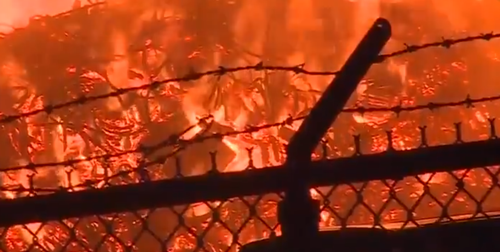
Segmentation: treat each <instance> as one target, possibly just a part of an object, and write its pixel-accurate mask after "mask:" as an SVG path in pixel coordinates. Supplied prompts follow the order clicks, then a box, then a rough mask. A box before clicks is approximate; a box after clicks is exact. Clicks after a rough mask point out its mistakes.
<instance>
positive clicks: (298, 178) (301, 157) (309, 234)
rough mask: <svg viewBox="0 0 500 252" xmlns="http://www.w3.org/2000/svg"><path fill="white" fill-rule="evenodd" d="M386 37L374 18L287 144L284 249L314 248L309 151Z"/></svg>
mask: <svg viewBox="0 0 500 252" xmlns="http://www.w3.org/2000/svg"><path fill="white" fill-rule="evenodd" d="M390 37H391V26H390V24H389V22H388V21H387V20H386V19H382V18H379V19H377V20H376V21H375V23H374V24H373V25H372V27H371V28H370V29H369V30H368V32H367V33H366V35H365V36H364V37H363V39H362V40H361V42H360V43H359V44H358V46H357V47H356V49H355V50H354V52H353V53H352V54H351V56H350V57H349V58H348V59H347V61H346V62H345V64H344V66H343V67H342V68H341V69H340V72H339V74H338V75H337V76H336V77H335V78H334V80H333V81H332V82H331V83H330V85H329V86H328V87H327V89H326V90H325V91H324V93H323V95H322V96H321V98H320V99H319V100H318V102H317V103H316V105H315V106H314V107H313V109H312V110H311V112H310V114H309V116H308V117H307V118H306V119H305V120H304V122H303V123H302V125H301V126H300V128H299V130H298V131H297V133H296V134H295V135H294V136H293V137H292V139H291V141H290V144H289V145H288V149H287V160H286V164H285V168H286V169H287V170H288V174H289V176H288V177H287V178H285V179H286V180H287V181H286V182H287V190H286V191H285V193H286V196H285V198H284V200H283V201H282V202H281V203H280V206H279V215H278V218H279V221H280V224H281V230H282V234H283V238H284V239H285V241H286V246H287V250H288V251H294V252H295V251H296V252H310V251H314V250H315V248H314V247H313V246H314V244H315V242H314V238H315V237H316V235H317V233H318V232H319V203H318V202H317V201H315V200H313V199H312V198H311V196H310V194H309V188H310V185H309V184H308V181H309V180H308V179H307V178H306V176H307V174H308V172H307V170H306V169H308V168H310V163H311V154H312V152H313V151H314V149H315V148H316V146H317V145H318V144H319V142H320V141H321V138H322V137H323V136H324V134H325V133H326V132H327V130H328V128H330V126H331V125H332V123H333V122H334V121H335V119H336V118H337V116H338V115H339V114H340V112H341V111H342V109H343V108H344V106H345V104H346V103H347V101H348V99H349V98H350V97H351V95H352V93H353V92H354V91H355V90H356V87H357V86H358V83H359V82H360V81H361V80H362V79H363V77H364V76H365V74H366V72H368V69H369V68H370V66H371V65H372V64H373V63H374V62H375V61H376V59H377V57H378V55H379V54H380V52H381V50H382V49H383V47H384V46H385V44H386V43H387V41H388V40H389V38H390Z"/></svg>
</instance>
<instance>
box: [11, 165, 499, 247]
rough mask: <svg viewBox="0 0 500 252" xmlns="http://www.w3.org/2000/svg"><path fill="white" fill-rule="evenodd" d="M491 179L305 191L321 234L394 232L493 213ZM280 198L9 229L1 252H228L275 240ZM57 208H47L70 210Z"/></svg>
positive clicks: (439, 176)
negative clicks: (316, 209) (317, 211)
mask: <svg viewBox="0 0 500 252" xmlns="http://www.w3.org/2000/svg"><path fill="white" fill-rule="evenodd" d="M498 174H499V169H498V168H497V167H489V168H475V169H465V170H460V171H456V172H441V173H433V174H425V175H422V176H414V177H413V176H412V177H406V178H404V179H402V180H398V181H394V180H380V181H369V182H363V183H355V184H343V185H337V186H333V187H331V186H330V187H321V188H317V189H313V190H311V194H312V195H313V196H314V198H316V199H319V200H321V202H322V207H321V224H320V225H321V227H322V228H323V229H332V228H333V229H337V228H345V227H357V226H365V227H372V226H374V225H375V226H380V227H384V228H388V229H401V228H405V227H414V226H418V225H424V224H430V223H435V222H446V221H456V220H468V219H473V218H493V217H495V216H496V215H498V214H499V213H500V212H496V210H498V209H499V207H500V205H499V203H498V200H497V199H498V197H499V196H500V195H499V193H500V190H499V189H500V187H499V186H498V182H497V181H498ZM256 186H258V185H256ZM75 196H76V195H75ZM144 197H148V196H147V195H144ZM281 199H282V197H281V195H280V194H265V195H259V196H251V197H241V198H231V199H229V200H226V201H214V202H201V203H193V204H189V205H183V206H172V207H165V208H158V209H146V210H142V211H137V212H135V211H134V212H122V213H116V214H109V215H100V216H88V217H79V218H71V219H65V220H60V221H51V222H43V223H31V224H24V225H16V226H12V227H10V228H4V229H3V233H2V241H3V242H2V246H3V248H2V250H4V251H167V250H169V251H235V249H237V248H238V247H240V246H241V245H244V244H247V243H249V242H251V241H255V240H259V239H264V238H268V237H270V236H275V235H280V228H279V225H278V223H277V203H278V201H280V200H281ZM129 200H130V201H134V200H137V199H134V198H130V199H129ZM59 203H61V205H58V206H50V208H56V207H57V208H71V207H72V206H71V205H66V204H64V202H62V201H59ZM31 211H33V212H36V211H37V210H36V209H33V210H31ZM3 218H6V219H8V216H6V217H3Z"/></svg>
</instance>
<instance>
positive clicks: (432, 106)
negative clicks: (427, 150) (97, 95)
mask: <svg viewBox="0 0 500 252" xmlns="http://www.w3.org/2000/svg"><path fill="white" fill-rule="evenodd" d="M498 100H500V95H495V96H490V97H482V98H477V99H475V98H471V97H470V95H467V96H466V97H465V98H464V99H463V100H460V101H453V102H430V103H427V104H421V105H415V106H402V105H396V106H392V107H388V108H377V107H363V106H359V107H355V108H347V109H344V110H343V112H345V113H359V114H361V115H363V114H366V113H373V112H390V113H393V114H394V115H395V116H399V115H400V114H401V113H403V112H413V111H418V110H425V109H427V110H429V111H436V110H438V109H440V108H445V107H448V108H449V107H457V106H464V107H465V108H473V107H474V106H475V105H476V104H478V103H484V102H491V101H498ZM305 117H307V115H304V116H298V117H293V116H288V117H287V118H286V119H285V120H283V121H281V122H275V123H269V124H262V125H257V126H247V127H246V128H245V129H243V130H234V131H230V132H225V133H212V134H209V135H204V136H203V135H202V136H197V137H194V138H192V139H189V140H183V139H182V136H183V135H184V134H186V133H187V132H188V131H189V130H191V129H193V128H194V127H196V126H197V125H203V124H206V123H207V120H209V119H210V118H211V116H207V117H203V118H200V119H199V122H198V123H197V124H194V125H191V126H189V127H188V128H186V129H185V130H183V131H182V132H180V133H178V134H173V135H170V136H169V137H167V138H166V139H165V140H163V141H161V142H160V143H157V144H155V145H151V146H140V147H138V148H137V149H133V150H127V151H123V152H119V153H114V154H103V155H96V156H91V157H87V158H83V159H70V160H66V161H62V162H44V163H32V162H31V163H29V164H27V165H21V166H12V167H8V168H3V169H0V173H2V172H11V171H18V170H32V171H35V172H36V170H37V169H39V168H46V167H57V166H61V167H70V166H74V165H76V164H79V163H82V162H89V161H92V160H106V159H111V158H118V157H122V156H125V155H129V154H143V155H147V154H149V153H153V152H156V151H158V150H159V149H162V148H166V147H172V146H178V147H179V148H178V150H177V151H175V153H174V154H176V153H178V152H179V151H181V150H182V149H184V148H186V147H187V146H189V145H192V144H198V143H202V142H204V141H207V140H211V139H222V138H224V137H233V136H237V135H243V134H251V133H255V132H258V131H262V130H265V129H270V128H274V127H285V126H291V125H292V124H293V123H294V122H296V121H300V120H303V119H304V118H305ZM171 156H173V155H169V156H168V157H171ZM158 162H160V161H153V162H152V163H151V164H149V165H152V164H157V163H158Z"/></svg>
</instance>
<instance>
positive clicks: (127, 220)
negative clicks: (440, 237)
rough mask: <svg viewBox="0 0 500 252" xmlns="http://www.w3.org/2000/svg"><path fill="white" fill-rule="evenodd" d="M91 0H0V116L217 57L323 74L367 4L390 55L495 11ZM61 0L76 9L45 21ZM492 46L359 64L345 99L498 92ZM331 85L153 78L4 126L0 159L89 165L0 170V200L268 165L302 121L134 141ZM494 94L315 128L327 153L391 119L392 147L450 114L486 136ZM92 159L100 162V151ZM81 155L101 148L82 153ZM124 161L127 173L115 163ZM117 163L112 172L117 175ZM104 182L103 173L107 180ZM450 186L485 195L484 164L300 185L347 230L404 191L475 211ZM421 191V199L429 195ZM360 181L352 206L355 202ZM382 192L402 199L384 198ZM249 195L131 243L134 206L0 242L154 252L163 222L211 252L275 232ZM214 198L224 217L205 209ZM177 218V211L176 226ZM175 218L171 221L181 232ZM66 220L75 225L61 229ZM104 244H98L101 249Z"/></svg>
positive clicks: (435, 133)
mask: <svg viewBox="0 0 500 252" xmlns="http://www.w3.org/2000/svg"><path fill="white" fill-rule="evenodd" d="M91 2H92V3H91ZM95 2H96V1H88V2H87V1H83V0H81V1H78V0H77V1H69V0H46V1H42V0H26V1H24V0H2V1H1V2H0V9H2V10H8V11H4V12H5V13H3V14H2V16H0V32H1V33H5V36H3V38H2V40H1V41H0V50H1V52H0V89H1V90H0V91H3V92H2V94H4V95H3V96H4V97H2V100H1V101H0V113H2V114H16V113H22V112H27V111H31V110H34V109H37V108H38V109H39V108H42V107H43V106H46V105H53V104H57V103H61V102H64V101H68V100H72V99H75V98H77V97H81V96H82V95H99V94H103V93H108V92H112V91H113V90H118V89H124V88H132V87H139V86H141V85H144V84H147V83H150V82H152V81H156V80H165V79H171V78H174V77H179V76H186V74H189V73H192V72H202V71H204V70H210V69H215V68H217V67H218V66H220V65H223V66H226V67H230V66H242V65H254V64H257V63H258V62H262V61H263V62H264V63H265V64H269V65H287V66H289V65H300V64H303V63H305V68H307V69H308V70H311V71H326V70H328V71H333V70H336V69H337V68H338V67H339V66H340V65H341V64H342V63H343V61H344V60H345V58H346V57H347V56H348V55H349V53H350V52H351V50H352V49H353V46H354V45H355V44H356V43H357V41H359V39H360V37H361V36H362V35H363V34H364V32H365V30H366V28H367V27H368V26H369V25H371V23H372V22H373V20H374V19H375V18H377V17H378V16H384V17H387V18H389V19H390V20H391V22H392V24H393V30H394V36H393V39H392V41H391V43H390V45H389V46H388V48H387V50H388V51H392V50H396V49H399V48H400V46H401V45H402V44H403V43H408V44H418V43H422V42H429V41H434V40H437V39H439V38H441V37H442V36H444V37H446V38H448V37H457V36H464V35H469V34H478V33H481V32H485V31H490V30H492V29H494V28H496V26H497V24H498V21H499V20H497V19H498V18H496V17H497V16H498V15H494V13H497V12H498V11H499V10H500V2H499V1H496V0H488V1H486V0H484V1H472V2H471V1H465V0H440V1H437V0H425V1H396V0H387V1H385V0H367V1H354V0H353V1H349V0H345V1H326V0H319V1H313V0H289V1H278V2H279V3H271V2H272V1H263V2H262V3H257V2H256V1H253V0H242V1H204V2H203V3H202V2H200V1H194V0H182V1H169V3H168V4H167V3H165V2H162V1H154V0H143V1H141V2H140V3H139V1H133V2H132V1H130V0H112V1H111V0H109V1H107V2H106V3H105V4H99V5H95ZM158 2H161V3H158ZM268 2H269V3H268ZM82 6H92V7H89V8H80V7H82ZM72 8H74V10H73V11H72V12H67V13H65V14H62V15H56V14H58V13H61V12H64V11H69V10H71V9H72ZM477 13H481V14H480V15H478V14H477ZM490 14H492V15H490ZM46 15H55V16H54V17H46ZM498 47H499V44H498V43H496V42H488V44H484V43H482V44H480V45H476V44H468V45H462V46H461V47H457V48H454V50H444V49H439V50H435V49H429V50H426V51H421V52H419V53H416V54H408V55H403V56H402V57H397V58H390V59H389V60H387V61H386V62H384V63H383V64H381V65H379V66H377V67H374V68H373V69H372V70H371V72H370V73H369V74H368V76H366V79H365V80H364V81H363V82H362V83H361V84H360V86H359V88H358V91H357V93H356V95H355V97H353V98H352V101H351V102H350V105H352V106H354V105H358V106H364V107H380V108H385V107H391V106H396V105H400V104H401V105H405V106H412V105H417V104H427V103H429V102H440V101H450V100H451V101H456V100H459V99H462V98H463V97H464V96H465V95H466V94H471V95H472V96H474V97H482V96H488V95H491V93H498V92H499V91H500V90H498V87H497V86H496V85H493V83H495V82H496V81H497V80H496V78H498V77H497V76H498V74H496V72H495V71H496V69H497V68H498V64H499V61H498V57H497V56H496V51H497V50H498ZM330 80H331V76H302V75H294V74H293V73H288V72H280V71H240V72H236V73H234V74H227V75H223V76H220V77H219V76H205V77H203V78H201V79H199V80H197V81H179V82H171V83H168V84H167V85H164V86H162V87H159V88H157V89H154V90H153V89H151V90H139V91H134V92H130V93H127V94H123V95H120V96H115V97H110V98H108V99H104V100H99V101H92V102H88V103H86V104H83V105H80V106H73V107H68V108H67V109H62V110H57V111H54V112H53V113H50V114H39V115H34V116H31V117H27V118H24V119H23V120H18V121H16V122H14V123H12V124H9V125H2V127H1V128H0V129H1V130H2V132H1V134H0V141H1V143H0V144H1V146H2V152H3V154H4V157H6V158H3V159H1V160H0V161H1V162H2V163H1V164H0V165H1V166H3V167H12V166H18V165H24V164H27V163H29V162H35V163H51V162H59V163H60V162H65V161H68V160H85V162H79V163H78V164H77V165H75V166H73V167H67V166H66V165H64V164H61V165H59V166H55V167H54V166H53V167H48V168H43V169H40V170H38V171H37V172H36V173H35V172H33V171H28V170H16V171H8V172H4V173H1V175H0V176H1V177H0V180H1V183H2V186H3V187H5V188H8V189H12V190H6V191H5V192H4V193H3V194H4V197H5V198H11V199H12V198H17V197H26V196H32V194H34V193H35V192H33V191H31V192H30V191H29V190H24V191H23V190H16V189H20V188H21V189H22V188H24V189H26V188H32V187H36V188H52V189H58V188H59V187H64V188H71V190H84V189H85V188H86V187H88V184H89V183H88V182H89V181H90V182H92V181H98V182H97V183H94V184H95V185H94V186H96V187H106V186H110V185H116V184H123V183H136V182H139V181H143V180H148V179H152V180H156V179H163V178H171V177H174V176H178V175H179V174H178V173H179V172H181V173H182V175H184V176H192V175H199V174H203V173H206V172H207V171H209V170H211V169H213V168H214V166H216V168H217V169H218V170H219V171H221V172H234V171H241V170H243V169H246V168H248V167H250V166H251V167H252V168H260V167H265V166H268V165H276V164H280V163H281V162H282V161H283V160H284V158H285V157H284V155H283V145H284V144H286V143H287V141H288V139H289V138H290V136H291V135H292V134H293V132H294V130H296V129H297V127H298V126H299V125H300V121H296V122H294V123H293V124H291V125H287V126H282V127H273V128H269V129H266V130H261V131H258V132H252V133H248V134H240V135H231V136H224V137H222V138H221V139H211V140H209V141H205V142H203V143H199V144H196V145H192V146H187V147H186V146H182V145H177V146H167V147H165V148H163V149H161V150H158V151H157V152H155V153H136V152H133V150H135V149H138V148H139V147H140V146H144V145H152V144H155V143H158V142H161V140H163V139H166V138H168V137H170V136H172V135H176V134H178V133H179V132H182V134H181V135H180V138H181V139H182V140H190V139H194V138H196V137H198V136H203V135H208V134H212V133H225V132H230V131H233V130H243V129H246V128H248V126H249V125H261V124H269V123H275V122H279V121H283V120H284V119H286V118H288V117H289V116H292V117H298V116H301V115H305V114H307V111H308V109H309V108H310V107H311V106H312V105H313V104H314V103H315V101H316V99H317V98H318V96H319V94H321V90H322V89H323V88H324V87H325V85H326V84H328V83H329V81H330ZM495 106H496V104H494V103H491V104H484V105H480V106H476V107H474V108H472V109H443V110H440V111H432V112H429V111H426V110H422V111H418V112H415V113H406V114H404V113H403V114H401V115H400V116H399V117H395V116H394V114H393V113H390V112H376V113H352V114H347V115H346V116H343V117H342V118H340V119H339V121H338V122H336V124H335V125H334V127H333V129H332V130H331V132H329V134H327V136H325V140H326V141H327V142H328V146H327V147H328V149H329V150H330V153H329V154H330V155H332V156H333V155H335V156H338V155H350V154H352V151H353V148H352V142H353V138H352V136H351V134H352V133H359V134H361V135H362V138H363V139H362V148H363V152H364V153H373V152H380V151H384V150H385V149H386V148H387V146H388V142H387V141H388V140H387V137H386V134H385V132H384V131H386V130H391V131H392V132H393V139H392V146H393V147H394V148H396V149H403V150H404V149H411V148H416V147H418V146H419V144H421V139H420V137H421V136H420V135H419V132H418V131H417V127H418V126H421V125H427V126H428V128H427V129H428V130H427V132H428V138H429V139H428V143H429V144H432V145H433V144H443V143H450V142H452V141H454V140H455V138H454V137H455V132H454V128H453V123H455V122H458V121H461V122H462V123H463V132H462V134H463V139H464V140H470V139H482V138H484V137H485V136H486V135H487V133H488V129H487V127H486V125H487V123H488V121H487V118H490V117H496V116H498V115H497V114H496V113H497V112H495V111H497V109H494V108H495ZM190 126H192V127H190ZM186 128H188V130H185V129H186ZM211 151H217V155H210V154H209V152H211ZM118 153H127V154H126V155H116V154H118ZM172 153H174V154H173V155H176V156H178V157H179V160H174V158H170V159H168V160H167V161H166V162H165V163H160V164H155V165H152V166H151V167H149V168H148V171H147V172H146V171H142V170H140V169H138V168H137V167H140V165H141V164H142V163H143V162H150V161H152V160H155V159H156V158H157V157H158V156H161V155H170V154H172ZM321 154H322V153H320V152H318V153H315V156H320V155H321ZM106 155H110V156H109V157H106V158H104V157H105V156H106ZM173 155H172V156H173ZM95 156H103V158H101V159H93V160H91V161H89V160H86V159H88V158H90V157H95ZM7 157H8V158H7ZM178 161H180V162H182V164H181V165H179V164H178ZM214 163H215V164H216V165H215V164H214ZM179 167H180V168H179ZM367 169H369V167H367ZM402 169H404V167H402ZM494 169H495V168H490V170H494ZM130 170H138V171H139V172H137V173H126V172H127V171H130ZM122 173H125V175H123V176H116V174H122ZM113 175H115V176H113ZM110 176H112V177H113V179H111V180H105V178H109V177H110ZM458 180H463V181H464V182H465V188H466V189H467V190H468V191H470V192H471V194H472V195H473V196H474V197H480V196H481V195H480V194H484V192H485V191H486V188H488V187H490V186H491V184H492V181H493V180H492V179H491V176H490V175H488V174H487V172H485V171H484V170H479V169H478V170H475V171H469V172H465V171H462V172H457V173H455V174H425V175H422V176H419V177H418V178H407V179H405V180H403V181H399V182H397V183H396V182H393V181H378V182H370V183H367V184H363V185H342V186H338V187H335V188H334V189H331V188H319V189H313V190H311V194H312V195H313V197H315V198H318V199H324V198H325V197H328V201H327V202H325V204H326V205H325V206H324V208H323V209H322V212H321V220H322V223H321V225H322V226H323V227H331V226H334V225H339V224H340V223H344V222H340V219H341V218H347V221H346V223H347V224H350V225H351V224H366V223H373V221H374V218H373V215H374V214H377V215H381V219H383V222H394V221H398V220H403V219H404V218H406V213H405V211H406V209H409V208H411V207H412V204H416V203H415V202H418V205H419V206H418V207H415V208H414V209H413V210H412V211H413V214H414V216H415V218H423V217H431V216H437V215H438V212H439V211H440V209H439V208H440V205H442V204H448V203H446V202H448V201H449V202H450V203H449V204H448V208H449V210H448V212H449V213H452V214H459V213H463V212H471V211H473V210H474V209H473V208H474V203H473V201H472V200H471V196H470V195H466V194H465V193H460V192H457V190H456V184H457V183H458ZM429 190H430V191H431V192H432V195H434V196H429V195H428V192H429ZM37 193H43V192H37ZM172 193H175V192H172ZM360 193H361V194H362V195H363V202H359V201H358V197H356V195H358V194H360ZM394 196H397V198H398V199H400V202H399V201H398V202H396V201H395V200H391V198H393V197H394ZM491 197H499V195H498V192H496V191H495V192H493V193H491V195H490V198H491ZM255 200H256V199H255V198H249V199H245V200H241V199H238V200H232V201H228V202H210V203H196V204H192V205H191V206H188V207H186V208H183V209H182V210H179V209H177V208H175V209H160V210H156V211H155V212H153V213H150V214H149V215H150V216H149V222H150V225H149V229H151V232H153V233H154V235H150V234H145V235H142V236H140V237H139V238H137V237H136V236H138V233H139V231H138V230H141V229H142V228H143V227H142V224H141V222H140V221H138V220H137V219H138V218H139V217H138V216H140V218H145V216H146V215H147V214H145V213H137V214H133V215H132V214H126V215H117V216H107V217H95V218H90V217H89V218H84V219H83V220H82V221H80V222H77V221H74V220H65V221H62V222H61V223H50V224H41V223H31V224H28V225H26V226H18V227H13V228H10V229H9V230H8V231H7V232H6V233H5V235H4V239H3V240H4V241H5V242H4V243H5V244H6V246H7V247H8V250H9V251H18V250H19V251H26V250H29V248H30V246H34V245H37V246H40V247H42V248H43V249H45V250H51V251H52V250H57V249H60V248H61V247H64V246H66V245H67V244H66V241H68V240H70V239H71V240H72V242H71V243H70V244H69V245H67V246H68V247H66V250H68V251H85V249H84V247H88V248H90V249H91V250H100V249H97V248H96V246H102V250H104V251H108V250H112V251H121V250H126V251H129V250H128V249H130V248H131V246H132V245H133V246H132V247H133V248H134V249H137V250H141V251H155V250H157V249H158V248H157V247H155V246H153V245H152V244H154V243H157V240H156V238H155V237H154V236H160V238H162V239H166V237H167V236H168V235H169V234H172V233H174V234H173V236H172V237H173V238H171V239H170V240H168V241H167V245H168V246H169V247H170V248H171V249H172V250H175V251H184V250H193V249H194V248H195V247H196V244H197V240H196V238H195V237H194V236H195V235H203V236H205V239H204V242H205V245H204V246H205V247H206V249H207V250H210V251H221V250H224V249H225V248H226V247H235V246H236V244H237V243H241V244H244V243H247V242H249V241H251V240H254V239H260V238H264V237H268V236H269V235H271V233H274V234H279V232H280V231H279V227H277V226H276V202H277V200H278V197H276V196H271V195H267V196H266V197H264V199H262V200H260V202H259V203H258V204H257V202H254V201H255ZM495 202H496V201H495ZM402 205H405V206H402ZM354 206H356V207H354ZM61 207H66V206H61ZM67 207H71V206H67ZM249 207H250V208H255V211H256V212H257V213H258V214H259V218H255V216H248V212H249V211H248V209H249ZM496 207H499V204H498V203H492V202H490V201H488V200H486V201H485V202H484V203H483V209H488V210H491V209H493V208H496ZM367 208H370V209H372V210H373V211H375V213H373V212H371V211H369V210H367ZM214 209H217V210H216V211H217V212H219V216H218V217H219V218H220V220H218V219H216V216H212V215H211V214H210V213H212V212H213V211H214ZM351 210H352V211H351ZM251 212H252V211H251ZM178 215H182V216H183V218H184V219H185V223H183V224H180V223H177V220H178V218H177V216H178ZM221 222H223V224H221ZM179 225H181V226H182V227H181V228H177V226H179ZM68 228H69V229H74V230H75V233H71V232H68ZM106 228H110V229H112V231H113V233H114V235H113V236H106V237H104V235H103V233H106V232H107V230H106ZM203 230H209V231H207V232H206V233H203ZM235 232H237V233H239V235H238V240H234V236H233V235H232V234H233V233H235ZM75 237H77V238H75ZM103 237H104V238H103ZM75 239H77V240H78V242H76V241H75ZM101 239H105V241H103V242H102V243H101V242H100V240H101ZM132 243H133V244H132Z"/></svg>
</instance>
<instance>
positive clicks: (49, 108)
mask: <svg viewBox="0 0 500 252" xmlns="http://www.w3.org/2000/svg"><path fill="white" fill-rule="evenodd" d="M497 38H500V33H495V32H490V33H482V34H479V35H475V36H467V37H462V38H458V39H445V38H443V39H442V41H436V42H430V43H424V44H420V45H408V44H404V47H405V48H404V49H401V50H399V51H395V52H392V53H387V54H381V55H380V56H379V57H378V58H377V60H376V62H375V63H382V62H384V61H385V60H387V59H388V58H391V57H396V56H400V55H403V54H408V53H414V52H417V51H420V50H423V49H427V48H432V47H442V48H446V49H449V48H451V47H452V46H454V45H457V44H460V43H465V42H472V41H476V40H484V41H490V40H492V39H497ZM304 67H305V64H300V65H296V66H266V65H264V64H263V63H262V62H260V63H257V64H255V65H249V66H241V67H234V68H226V67H222V66H220V67H219V68H218V69H216V70H209V71H205V72H194V71H192V72H190V73H188V74H186V75H185V76H183V77H178V78H172V79H167V80H163V81H155V82H152V83H148V84H144V85H141V86H137V87H129V88H122V89H118V90H115V91H113V92H109V93H106V94H101V95H94V96H85V95H83V96H81V97H79V98H77V99H74V100H71V101H67V102H62V103H59V104H54V105H51V104H48V105H45V106H44V107H43V108H41V109H35V110H32V111H29V112H25V113H20V114H17V115H2V116H1V117H0V124H6V123H11V122H13V121H16V120H19V119H22V118H25V117H30V116H34V115H37V114H40V113H46V114H51V113H53V112H54V111H55V110H59V109H62V108H66V107H70V106H78V105H83V104H85V103H87V102H92V101H98V100H102V99H106V98H110V97H117V96H121V95H124V94H126V93H129V92H133V91H139V90H147V89H148V90H157V89H158V88H159V87H160V86H161V85H163V84H167V83H172V82H185V81H194V80H199V79H201V78H202V77H204V76H217V77H221V76H223V75H226V74H229V73H235V72H240V71H245V70H254V71H289V72H293V73H295V74H305V75H336V74H338V72H339V71H333V72H331V71H309V70H306V69H305V68H304Z"/></svg>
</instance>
